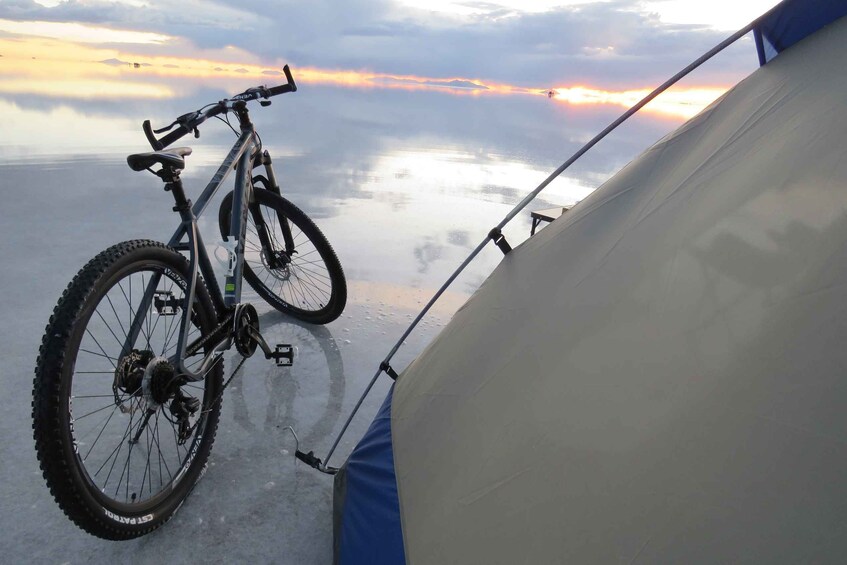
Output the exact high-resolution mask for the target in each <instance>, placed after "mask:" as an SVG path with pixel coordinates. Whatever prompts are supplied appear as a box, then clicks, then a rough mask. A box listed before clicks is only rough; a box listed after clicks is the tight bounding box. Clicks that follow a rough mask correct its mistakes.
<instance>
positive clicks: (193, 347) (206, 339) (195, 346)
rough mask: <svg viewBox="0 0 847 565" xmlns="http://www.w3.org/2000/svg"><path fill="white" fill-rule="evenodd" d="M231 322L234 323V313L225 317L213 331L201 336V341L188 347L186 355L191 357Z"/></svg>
mask: <svg viewBox="0 0 847 565" xmlns="http://www.w3.org/2000/svg"><path fill="white" fill-rule="evenodd" d="M231 323H232V314H228V315H227V317H226V318H225V319H224V321H223V322H221V323H220V324H218V325H217V326H215V328H214V329H213V330H212V331H211V332H209V333H208V334H206V336H205V337H202V338H200V341H198V342H197V343H194V344H192V345H191V347H188V348H186V350H185V356H186V357H190V356H191V355H194V354H195V353H197V351H199V350H200V348H201V347H203V346H204V345H206V343H207V342H209V341H210V340H211V339H212V338H213V337H216V336H217V335H218V334H219V333H220V332H221V330H223V329H225V328H226V327H227V326H229V324H231Z"/></svg>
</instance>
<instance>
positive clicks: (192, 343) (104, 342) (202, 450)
mask: <svg viewBox="0 0 847 565" xmlns="http://www.w3.org/2000/svg"><path fill="white" fill-rule="evenodd" d="M283 70H284V73H285V76H286V79H287V83H286V84H283V85H280V86H275V87H271V88H268V87H265V86H259V87H254V88H250V89H247V90H246V91H244V92H242V93H241V94H238V95H236V96H233V97H232V98H229V99H224V100H221V101H219V102H216V103H213V104H209V105H207V106H204V107H202V108H200V109H199V110H197V111H195V112H190V113H188V114H184V115H182V116H180V117H179V118H177V119H176V120H175V121H174V122H173V123H171V124H170V125H169V126H167V127H165V128H162V129H159V130H155V131H154V130H153V129H152V127H151V126H150V121H149V120H147V121H145V122H144V124H143V126H142V127H143V131H144V133H145V136H146V137H147V139H148V141H149V142H150V144H151V146H152V147H153V149H154V150H155V151H153V152H149V153H140V154H135V155H130V156H129V157H127V163H128V164H129V166H130V168H132V169H133V170H135V171H144V170H147V171H150V172H152V173H154V174H156V175H157V176H158V177H159V178H160V179H161V180H162V181H163V182H164V183H165V187H164V188H165V191H167V192H170V193H171V195H172V196H173V198H174V201H175V206H174V211H175V212H178V213H179V216H180V220H181V222H180V225H179V227H178V228H177V230H176V232H175V233H174V235H173V237H172V238H171V239H170V241H169V243H168V244H167V245H165V244H162V243H160V242H156V241H151V240H132V241H125V242H122V243H119V244H117V245H114V246H112V247H110V248H108V249H106V250H105V251H103V252H101V253H100V254H98V255H97V256H96V257H94V258H93V259H92V260H91V261H89V262H88V264H87V265H85V266H84V267H83V268H82V269H81V270H80V271H79V273H78V274H77V275H76V276H75V277H74V279H73V280H72V281H71V283H70V284H69V285H68V287H67V289H66V290H65V291H64V293H63V295H62V297H61V298H60V299H59V302H58V304H57V305H56V307H55V309H54V311H53V314H52V316H51V317H50V321H49V323H48V325H47V328H46V330H45V335H44V337H43V339H42V343H41V348H40V350H39V355H38V360H37V362H36V369H35V378H34V382H33V402H32V416H33V430H34V432H33V433H34V437H35V444H36V451H37V455H38V460H39V463H40V466H41V470H42V473H43V475H44V478H45V479H46V481H47V485H48V486H49V488H50V490H51V492H52V494H53V497H54V498H55V500H56V502H57V503H58V504H59V506H60V507H61V508H62V510H63V511H64V512H65V514H67V516H68V517H69V518H70V519H71V520H72V521H73V522H75V523H76V524H77V525H78V526H79V527H81V528H82V529H83V530H85V531H87V532H89V533H91V534H93V535H95V536H98V537H102V538H106V539H130V538H134V537H138V536H140V535H143V534H146V533H148V532H150V531H152V530H154V529H156V528H158V527H160V526H161V525H162V524H164V523H165V522H167V520H168V519H170V518H171V517H172V516H173V514H174V513H175V512H176V511H177V510H178V509H179V507H180V506H181V504H182V503H183V501H184V500H185V498H186V497H187V496H188V495H189V494H190V493H191V491H192V489H193V487H194V485H195V484H196V483H197V481H198V480H199V479H200V478H201V477H202V476H203V473H204V471H205V467H206V462H207V460H208V457H209V453H210V450H211V447H212V443H213V441H214V437H215V433H216V430H217V426H218V420H219V416H220V409H221V402H220V400H221V396H222V394H223V392H224V389H225V388H226V386H227V385H228V384H229V382H230V380H231V379H232V376H234V375H235V374H236V372H237V371H238V368H239V367H240V366H241V364H240V363H239V364H238V366H237V367H236V368H235V369H234V370H233V374H232V376H230V377H229V379H228V380H227V381H226V382H224V380H223V376H224V375H223V353H224V351H227V350H229V349H231V348H232V347H235V349H236V350H237V351H238V353H240V354H241V355H242V356H243V358H242V360H241V363H243V362H244V360H246V358H248V357H250V356H251V355H253V353H255V351H256V349H257V348H261V349H262V351H263V353H264V355H265V357H266V358H268V359H273V360H275V361H276V362H277V364H278V365H283V366H285V365H290V364H291V363H292V362H293V348H292V347H291V345H289V344H277V345H276V346H275V348H274V349H271V347H270V346H269V345H268V344H267V343H266V342H265V340H264V338H263V337H262V335H261V333H260V328H259V317H258V314H257V311H256V309H255V307H254V306H253V305H252V304H249V303H242V302H241V291H242V280H246V281H247V282H248V284H249V285H250V286H252V287H253V288H254V290H256V292H257V293H258V294H259V295H260V296H261V297H262V298H263V299H265V300H266V301H267V302H268V303H269V304H271V306H273V307H274V308H276V309H278V310H280V311H282V312H284V313H287V314H290V315H292V316H294V317H296V318H299V319H301V320H303V321H306V322H310V323H327V322H329V321H331V320H333V319H335V318H337V317H338V315H339V314H340V313H341V311H342V310H343V308H344V305H345V303H346V292H347V291H346V282H345V279H344V273H343V270H342V268H341V264H340V263H339V261H338V258H337V257H336V255H335V252H334V251H333V250H332V247H331V246H330V244H329V242H328V241H327V240H326V238H325V237H324V236H323V234H322V233H321V232H320V230H319V229H318V228H317V226H315V224H314V223H313V222H312V221H311V220H310V219H309V218H308V217H307V216H306V215H305V214H304V213H303V212H302V211H300V210H299V208H297V207H296V206H295V205H294V204H292V203H291V202H289V201H288V200H286V199H285V198H283V197H282V195H281V193H280V189H279V185H278V184H277V181H276V177H275V175H274V171H273V167H272V161H271V158H270V155H269V154H268V152H267V151H266V150H263V149H262V143H261V139H260V137H259V136H258V133H257V132H256V130H255V127H254V126H253V123H252V122H251V120H250V117H249V114H248V110H247V103H248V102H251V101H255V100H259V101H260V104H261V105H262V106H267V105H269V104H270V98H271V97H273V96H276V95H279V94H283V93H286V92H295V91H296V90H297V86H296V84H295V83H294V79H293V77H292V75H291V71H290V70H289V68H288V66H287V65H286V66H285V68H284V69H283ZM229 114H234V115H235V116H236V117H237V118H238V124H239V126H240V133H239V132H236V133H237V134H238V135H239V137H238V140H237V141H236V142H235V144H234V145H233V147H232V149H231V150H230V151H229V153H228V155H227V156H226V158H225V159H224V161H223V163H222V164H221V166H220V167H219V168H218V170H217V172H216V173H215V174H214V176H213V177H212V179H211V181H210V182H209V183H208V185H207V186H206V188H205V190H204V191H203V192H202V194H201V195H200V197H199V198H198V200H197V202H196V203H192V202H191V201H190V200H189V199H187V198H186V195H185V191H184V188H183V185H182V181H181V180H180V171H181V170H183V169H184V168H185V157H186V156H188V155H190V153H191V149H189V148H186V147H181V148H173V149H170V150H166V149H165V148H166V147H168V146H169V145H171V144H172V143H174V142H175V141H177V140H178V139H180V138H182V137H183V136H185V135H187V134H189V133H193V134H194V135H195V137H197V136H199V130H198V127H199V126H200V125H201V124H202V123H203V122H205V121H206V120H207V119H209V118H212V117H216V118H218V119H221V120H223V121H225V122H226V123H228V124H229V123H230V122H229V119H228V115H229ZM221 115H224V116H225V117H226V118H227V119H224V118H221V117H220V116H221ZM230 127H232V125H231V124H230ZM233 130H234V128H233ZM164 132H169V133H167V134H166V135H164V136H163V137H162V138H160V139H157V138H156V134H161V133H164ZM156 165H159V166H160V167H161V168H159V169H158V170H154V169H153V167H154V166H156ZM259 167H264V172H265V174H264V175H260V174H254V170H255V169H257V168H259ZM233 168H234V169H235V187H234V189H233V190H232V192H230V193H229V194H228V195H226V197H225V198H224V199H223V203H222V204H221V207H220V210H219V214H218V223H219V226H220V232H221V236H222V238H223V242H222V244H221V247H222V248H223V250H224V251H225V252H226V257H225V261H224V264H225V267H226V268H225V276H224V290H223V292H221V289H220V286H219V285H218V283H217V280H216V277H215V272H214V270H213V267H212V263H211V261H210V259H209V256H208V254H207V252H206V247H205V245H204V244H203V239H202V237H201V235H200V233H199V230H198V225H197V219H198V218H199V217H200V216H201V215H202V214H203V212H204V211H205V210H206V208H207V207H208V205H209V202H210V200H211V198H212V197H213V196H214V194H215V193H216V192H217V190H218V189H219V188H220V187H221V186H222V184H223V183H224V181H225V180H226V178H227V176H228V175H229V173H230V172H231V171H232V170H233ZM233 210H234V211H236V213H233ZM186 255H187V257H186ZM215 255H216V257H217V253H216V254H215ZM218 259H219V260H220V258H218ZM134 455H135V459H134V460H133V456H134Z"/></svg>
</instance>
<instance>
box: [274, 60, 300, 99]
mask: <svg viewBox="0 0 847 565" xmlns="http://www.w3.org/2000/svg"><path fill="white" fill-rule="evenodd" d="M282 72H284V73H285V79H286V80H287V81H288V84H281V85H279V86H273V87H271V88H269V89H268V96H269V97H270V96H276V95H277V94H285V93H286V92H297V84H296V83H295V82H294V77H292V76H291V69H289V68H288V65H285V66H284V67H282Z"/></svg>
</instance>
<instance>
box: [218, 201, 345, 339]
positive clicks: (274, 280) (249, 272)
mask: <svg viewBox="0 0 847 565" xmlns="http://www.w3.org/2000/svg"><path fill="white" fill-rule="evenodd" d="M253 196H254V199H255V202H256V203H257V205H258V206H259V207H260V208H259V209H260V210H262V209H264V211H263V212H261V213H262V217H263V218H264V220H265V222H266V225H267V226H268V229H269V231H270V232H273V233H271V239H272V243H273V245H274V247H275V249H274V250H272V251H271V252H272V253H279V252H283V253H285V254H286V256H287V257H290V261H291V262H290V263H289V264H288V265H287V266H286V267H284V268H277V269H271V268H270V267H269V265H268V263H267V261H266V260H265V256H266V254H267V253H268V251H267V250H266V249H263V248H262V243H261V241H260V239H259V235H258V232H257V231H256V220H255V217H254V212H253V211H251V212H250V214H248V222H247V234H246V236H245V240H246V241H245V244H244V280H246V281H247V283H248V284H249V285H250V286H251V287H252V288H253V290H255V291H256V293H257V294H258V295H259V296H261V297H262V298H263V299H264V300H265V301H266V302H267V303H268V304H270V305H271V306H273V307H274V308H276V309H277V310H279V311H280V312H282V313H284V314H288V315H290V316H292V317H294V318H297V319H298V320H302V321H304V322H308V323H311V324H327V323H329V322H331V321H333V320H335V319H336V318H338V316H340V315H341V312H343V311H344V307H345V305H346V304H347V282H346V280H345V278H344V270H343V269H342V268H341V263H340V262H339V260H338V257H337V256H336V254H335V251H334V250H333V249H332V246H331V245H330V243H329V241H327V239H326V237H325V236H324V234H323V233H322V232H321V230H320V229H318V226H316V225H315V223H314V222H313V221H312V220H311V219H310V218H309V217H308V216H307V215H306V214H305V213H303V211H302V210H300V209H299V208H298V207H297V206H295V205H294V204H293V203H291V202H290V201H288V200H286V199H285V198H283V197H282V196H279V195H278V194H276V193H274V192H271V191H269V190H265V189H263V188H258V187H254V189H253ZM231 213H232V192H230V193H229V194H227V195H226V196H225V197H224V199H223V202H221V207H220V209H219V212H218V224H219V226H220V231H221V237H223V239H224V241H226V240H227V237H228V234H229V230H230V215H231ZM280 218H285V219H286V221H288V222H289V224H290V225H292V226H293V228H294V229H292V237H293V241H294V244H295V249H296V250H297V253H295V254H293V255H291V254H289V253H288V250H287V249H286V246H285V243H284V238H283V236H282V231H281V226H280V220H279V219H280ZM310 246H311V247H312V249H309V247H310ZM304 247H305V251H304ZM301 251H304V252H301ZM315 254H317V257H319V258H320V260H318V259H317V257H315ZM269 285H270V286H269Z"/></svg>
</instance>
